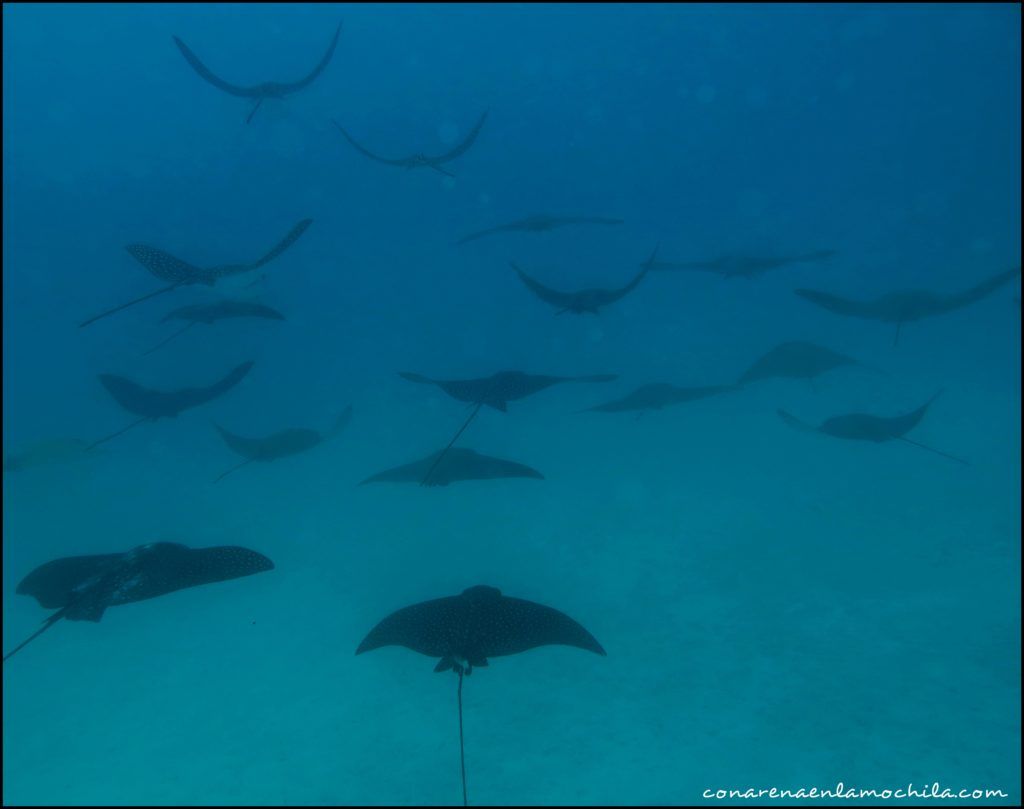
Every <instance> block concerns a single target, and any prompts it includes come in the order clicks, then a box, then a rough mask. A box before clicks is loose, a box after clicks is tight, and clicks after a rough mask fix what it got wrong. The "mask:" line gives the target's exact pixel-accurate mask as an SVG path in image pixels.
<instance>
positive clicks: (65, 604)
mask: <svg viewBox="0 0 1024 809" xmlns="http://www.w3.org/2000/svg"><path fill="white" fill-rule="evenodd" d="M273 568H274V563H273V562H271V561H270V560H269V559H268V558H267V557H266V556H264V555H263V554H261V553H257V552H256V551H251V550H249V549H248V548H241V547H238V546H235V545H220V546H217V547H213V548H189V547H186V546H185V545H179V544H177V543H174V542H150V543H149V544H146V545H139V546H138V547H136V548H133V549H132V550H130V551H128V552H126V553H104V554H99V555H95V556H65V557H63V558H61V559H54V560H53V561H52V562H47V563H46V564H44V565H40V566H39V567H37V568H36V569H35V570H33V571H32V572H31V573H29V574H28V575H27V576H26V577H25V578H24V579H22V580H21V583H20V584H19V585H18V590H17V592H18V593H19V594H20V595H27V596H33V597H34V598H35V599H36V600H37V601H38V602H39V606H41V607H44V608H45V609H52V610H57V612H55V613H53V614H52V615H50V616H49V617H48V618H46V619H45V620H44V621H43V625H42V627H40V628H39V629H38V630H36V632H35V633H33V634H32V635H30V636H29V637H28V638H27V639H26V640H24V641H22V642H21V643H19V644H18V645H17V646H16V647H14V649H12V650H11V651H10V652H8V653H7V654H6V655H4V662H5V663H6V662H7V660H8V659H9V658H11V657H13V656H14V655H15V654H17V653H18V652H19V651H21V650H22V649H24V648H25V647H26V646H27V645H28V644H29V643H31V642H32V641H34V640H35V639H36V638H38V637H39V636H40V635H42V634H43V633H44V632H45V631H46V630H48V629H49V628H50V627H52V626H53V625H54V624H55V623H57V622H58V621H59V620H60V619H61V618H66V619H67V620H69V621H94V622H95V621H99V620H100V619H101V618H102V617H103V613H104V611H105V610H106V609H107V608H108V607H116V606H119V605H121V604H130V603H132V602H133V601H145V600H146V599H149V598H156V597H157V596H162V595H164V594H166V593H173V592H174V591H175V590H184V589H185V588H187V587H198V586H199V585H201V584H210V583H212V582H216V581H225V580H227V579H238V578H241V577H242V576H251V575H252V574H254V573H262V572H263V571H264V570H273Z"/></svg>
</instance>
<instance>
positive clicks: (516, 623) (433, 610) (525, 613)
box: [356, 585, 607, 806]
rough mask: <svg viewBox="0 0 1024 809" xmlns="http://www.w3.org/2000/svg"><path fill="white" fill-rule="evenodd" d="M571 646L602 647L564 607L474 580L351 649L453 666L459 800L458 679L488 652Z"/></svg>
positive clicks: (396, 618) (395, 616)
mask: <svg viewBox="0 0 1024 809" xmlns="http://www.w3.org/2000/svg"><path fill="white" fill-rule="evenodd" d="M548 645H559V646H575V647H576V648H578V649H584V650H586V651H588V652H594V653H595V654H599V655H602V656H604V655H606V654H607V653H606V652H605V650H604V649H603V648H602V647H601V644H600V643H598V642H597V639H596V638H595V637H594V636H593V635H591V634H590V632H588V631H587V630H586V629H585V628H584V627H583V626H582V625H581V624H579V623H577V622H576V621H574V620H573V619H572V618H570V617H569V616H568V615H566V614H565V613H564V612H559V611H558V610H556V609H553V608H551V607H546V606H544V605H543V604H537V603H535V602H533V601H526V600H524V599H521V598H511V597H509V596H505V595H502V594H501V591H500V590H498V589H497V588H496V587H488V586H486V585H477V586H476V587H470V588H468V589H466V590H463V591H462V594H461V595H457V596H449V597H447V598H435V599H432V600H431V601H423V602H421V603H419V604H413V605H412V606H410V607H404V608H403V609H400V610H398V611H397V612H393V613H391V614H390V615H389V616H387V617H386V618H385V619H384V620H382V621H381V622H380V623H379V624H377V625H376V626H375V627H374V628H373V629H372V630H370V634H368V635H367V636H366V637H365V638H363V642H362V643H360V644H359V648H357V649H356V654H357V655H359V654H362V653H363V652H369V651H372V650H374V649H379V648H380V647H382V646H404V647H406V648H407V649H411V650H412V651H414V652H419V653H420V654H423V655H427V656H428V657H438V658H440V661H439V662H438V664H437V665H436V666H435V667H434V671H435V672H441V671H449V670H451V671H454V672H455V673H456V674H457V675H458V678H459V685H458V692H457V693H458V697H457V699H458V705H459V758H460V762H461V766H462V803H463V805H464V806H465V805H468V798H467V794H466V752H465V742H464V737H463V732H462V680H463V677H464V676H466V677H468V676H469V675H471V674H472V673H473V668H474V667H478V668H483V667H484V666H487V665H488V658H491V657H501V656H502V655H513V654H519V653H520V652H525V651H527V650H528V649H535V648H536V647H538V646H548Z"/></svg>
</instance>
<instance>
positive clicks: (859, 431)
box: [777, 390, 969, 464]
mask: <svg viewBox="0 0 1024 809" xmlns="http://www.w3.org/2000/svg"><path fill="white" fill-rule="evenodd" d="M941 395H942V391H941V390H940V391H939V392H938V393H936V394H935V395H934V396H932V398H931V399H929V400H928V401H927V402H925V403H924V404H923V405H921V406H920V407H919V408H917V409H916V410H912V411H911V412H909V413H904V414H903V415H900V416H891V417H885V416H872V415H869V414H867V413H850V414H847V415H843V416H833V417H832V418H830V419H826V420H825V421H823V422H822V423H821V424H820V425H818V426H817V427H815V426H814V425H813V424H808V423H807V422H805V421H801V420H800V419H798V418H797V417H796V416H794V415H792V414H791V413H787V412H786V411H785V410H779V411H777V412H778V414H779V416H780V417H781V418H782V420H783V421H785V422H786V424H788V425H789V426H790V427H793V428H795V429H797V430H801V431H803V432H811V433H823V434H824V435H831V436H833V437H835V438H845V439H847V440H851V441H872V442H874V443H881V442H883V441H892V440H899V441H904V442H906V443H907V444H912V445H913V446H915V447H920V448H921V449H926V450H928V451H929V452H934V453H935V454H936V455H941V456H942V457H943V458H949V459H950V460H952V461H956V462H957V463H962V464H968V463H969V462H968V461H966V460H964V459H963V458H957V457H956V456H955V455H950V454H948V453H946V452H942V451H941V450H937V449H933V448H932V447H928V446H925V445H924V444H919V443H918V442H917V441H912V440H911V439H909V438H907V437H906V435H905V433H909V432H910V431H911V430H913V429H914V427H916V426H917V425H918V424H919V423H920V421H921V419H923V418H924V414H925V413H926V412H927V411H928V408H929V407H930V406H931V404H932V402H934V401H935V400H936V399H938V398H939V396H941Z"/></svg>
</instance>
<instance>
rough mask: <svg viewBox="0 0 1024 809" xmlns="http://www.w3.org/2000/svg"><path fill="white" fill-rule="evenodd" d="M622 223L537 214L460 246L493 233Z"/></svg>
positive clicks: (466, 239)
mask: <svg viewBox="0 0 1024 809" xmlns="http://www.w3.org/2000/svg"><path fill="white" fill-rule="evenodd" d="M622 222H623V220H622V219H610V218H608V217H605V216H548V215H547V214H535V215H533V216H528V217H526V218H525V219H517V220H516V221H515V222H509V223H508V224H505V225H498V226H497V227H493V228H487V229H485V230H478V231H476V232H475V233H470V234H469V235H468V236H464V237H463V238H461V239H460V240H459V241H458V244H466V242H472V241H476V240H477V239H480V238H482V237H484V236H490V235H491V234H492V233H506V232H508V231H513V230H519V231H526V232H528V233H540V232H542V231H546V230H554V229H555V228H562V227H565V226H566V225H621V224H622Z"/></svg>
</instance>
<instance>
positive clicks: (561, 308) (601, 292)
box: [509, 255, 654, 315]
mask: <svg viewBox="0 0 1024 809" xmlns="http://www.w3.org/2000/svg"><path fill="white" fill-rule="evenodd" d="M509 263H510V264H511V265H512V269H513V270H515V271H516V275H518V276H519V280H520V281H522V282H523V284H524V285H525V286H526V288H527V289H529V290H530V291H531V292H532V293H533V294H534V295H536V296H537V297H538V298H540V299H541V300H542V301H544V302H546V303H550V304H551V305H552V306H554V307H555V308H556V309H558V311H557V312H555V314H556V315H563V314H565V313H566V312H572V313H573V314H576V315H582V314H584V313H590V314H593V315H596V314H597V313H598V309H600V308H601V307H602V306H608V305H609V304H612V303H615V302H616V301H617V300H620V299H621V298H624V297H625V296H626V295H628V294H629V293H630V292H632V291H633V290H634V289H636V287H637V284H639V283H640V282H641V281H643V280H644V276H646V275H647V273H648V272H649V271H650V269H651V266H652V265H653V263H654V256H653V255H652V257H651V258H649V259H648V260H647V261H646V262H645V263H644V264H643V266H642V268H641V270H640V272H639V273H637V274H636V277H635V278H633V280H632V281H630V282H629V283H628V284H626V285H625V286H624V287H620V288H619V289H581V290H579V291H578V292H562V291H560V290H557V289H551V287H546V286H544V284H542V283H541V282H540V281H538V280H536V279H535V278H531V277H530V276H529V275H527V274H526V273H525V272H523V271H522V270H521V269H519V267H518V265H516V264H515V262H509Z"/></svg>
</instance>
